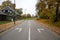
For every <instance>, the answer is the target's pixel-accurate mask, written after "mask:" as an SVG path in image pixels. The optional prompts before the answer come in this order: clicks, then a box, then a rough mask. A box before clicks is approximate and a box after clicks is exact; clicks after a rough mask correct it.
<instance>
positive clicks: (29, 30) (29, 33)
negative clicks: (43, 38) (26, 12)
mask: <svg viewBox="0 0 60 40" xmlns="http://www.w3.org/2000/svg"><path fill="white" fill-rule="evenodd" d="M30 25H31V24H30V22H29V35H28V40H30Z"/></svg>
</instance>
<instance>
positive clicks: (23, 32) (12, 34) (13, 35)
mask: <svg viewBox="0 0 60 40" xmlns="http://www.w3.org/2000/svg"><path fill="white" fill-rule="evenodd" d="M0 40H60V36H59V35H57V34H56V33H54V32H52V31H51V30H49V29H48V28H45V27H44V26H43V25H41V24H38V23H37V22H35V21H34V20H26V21H24V22H23V23H21V24H20V25H16V26H15V27H14V28H12V29H10V30H8V31H6V32H5V33H3V34H1V35H0Z"/></svg>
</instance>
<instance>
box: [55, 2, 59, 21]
mask: <svg viewBox="0 0 60 40" xmlns="http://www.w3.org/2000/svg"><path fill="white" fill-rule="evenodd" d="M58 11H59V3H57V7H56V18H55V22H57V21H58Z"/></svg>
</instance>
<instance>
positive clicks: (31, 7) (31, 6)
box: [0, 0, 37, 14]
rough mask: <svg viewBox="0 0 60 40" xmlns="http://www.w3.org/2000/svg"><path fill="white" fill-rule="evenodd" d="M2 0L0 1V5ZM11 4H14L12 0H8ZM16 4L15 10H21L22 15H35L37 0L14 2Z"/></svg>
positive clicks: (18, 0)
mask: <svg viewBox="0 0 60 40" xmlns="http://www.w3.org/2000/svg"><path fill="white" fill-rule="evenodd" d="M3 1H4V0H0V4H1V3H2V2H3ZM10 1H12V3H14V0H10ZM15 1H16V2H15V3H16V8H23V13H24V14H27V13H30V14H35V13H36V3H37V0H15Z"/></svg>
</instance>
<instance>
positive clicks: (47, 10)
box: [36, 0, 60, 22]
mask: <svg viewBox="0 0 60 40" xmlns="http://www.w3.org/2000/svg"><path fill="white" fill-rule="evenodd" d="M36 11H37V15H38V16H39V18H43V19H49V20H52V21H54V22H57V21H59V20H60V0H38V2H37V4H36Z"/></svg>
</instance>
